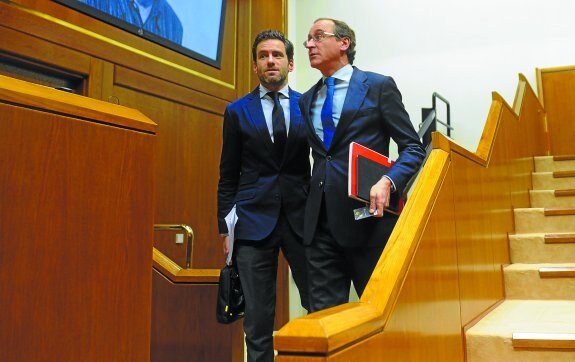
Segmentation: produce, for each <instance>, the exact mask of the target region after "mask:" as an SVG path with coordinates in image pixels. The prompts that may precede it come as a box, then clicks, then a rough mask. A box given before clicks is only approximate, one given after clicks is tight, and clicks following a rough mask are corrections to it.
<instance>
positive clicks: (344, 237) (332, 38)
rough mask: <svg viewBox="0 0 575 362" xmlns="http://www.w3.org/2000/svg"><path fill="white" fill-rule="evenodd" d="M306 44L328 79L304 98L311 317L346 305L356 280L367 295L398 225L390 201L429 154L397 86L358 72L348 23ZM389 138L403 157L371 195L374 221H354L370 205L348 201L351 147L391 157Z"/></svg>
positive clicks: (325, 23) (324, 28)
mask: <svg viewBox="0 0 575 362" xmlns="http://www.w3.org/2000/svg"><path fill="white" fill-rule="evenodd" d="M307 39H308V40H307V41H305V42H304V46H305V47H306V48H307V50H308V56H309V61H310V65H311V66H312V67H313V68H316V69H318V70H319V71H321V73H322V75H323V77H322V79H321V80H320V81H319V82H318V83H317V84H316V85H315V86H313V87H312V88H311V89H310V90H309V91H307V92H306V93H304V94H303V95H302V97H301V99H300V108H301V111H302V114H303V117H304V119H305V120H306V125H307V129H308V140H309V143H310V146H311V149H312V156H313V161H314V165H313V174H312V178H311V183H310V194H309V198H308V200H307V205H306V211H305V231H304V244H305V245H306V256H307V260H308V273H309V274H308V275H309V280H308V283H309V288H310V289H309V293H310V308H311V311H312V312H313V311H317V310H321V309H324V308H329V307H332V306H335V305H338V304H342V303H346V302H347V301H348V300H349V288H350V284H351V282H352V281H353V285H354V287H355V289H356V291H357V293H358V295H359V296H361V294H362V293H363V291H364V289H365V286H366V284H367V282H368V280H369V278H370V276H371V273H372V272H373V269H374V267H375V265H376V264H377V262H378V260H379V257H380V255H381V252H382V251H383V248H384V247H385V244H386V243H387V239H388V238H389V235H390V234H391V231H392V230H393V227H394V226H395V223H396V221H397V216H396V215H393V214H391V213H389V212H384V209H385V208H386V207H388V206H389V202H390V195H392V194H397V195H401V193H402V192H403V190H404V188H405V186H406V184H407V182H408V181H409V180H410V179H411V178H412V176H413V175H414V174H415V173H416V172H417V170H418V169H419V167H420V166H421V164H422V162H423V159H424V157H425V150H424V148H423V146H422V144H421V141H420V140H419V137H418V135H417V133H416V132H415V129H414V127H413V125H412V123H411V121H410V119H409V115H408V114H407V112H406V110H405V108H404V106H403V103H402V100H401V94H400V92H399V90H398V89H397V86H396V85H395V82H394V81H393V79H392V78H391V77H388V76H384V75H380V74H376V73H372V72H364V71H361V70H360V69H358V68H356V67H353V66H352V64H353V60H354V57H355V34H354V31H353V30H352V29H351V28H350V27H349V26H348V25H347V24H346V23H345V22H342V21H338V20H335V19H328V18H322V19H318V20H316V21H315V22H314V24H313V25H312V27H311V28H310V31H309V33H308V38H307ZM330 82H331V84H333V88H332V90H331V91H330V90H328V85H329V84H330ZM324 104H329V105H330V106H329V107H327V106H326V107H324ZM324 132H325V133H324ZM390 139H393V141H394V142H395V143H396V144H397V146H398V152H399V156H398V158H397V160H396V161H395V164H394V165H393V166H392V167H391V168H390V169H389V171H388V173H387V174H386V175H382V177H381V179H380V181H378V182H377V183H376V184H375V185H373V187H372V188H371V192H370V205H369V206H370V213H372V214H373V215H374V216H375V217H368V218H365V219H362V220H357V221H356V220H355V218H354V213H353V210H354V209H356V208H360V207H362V206H365V204H362V202H360V201H357V200H354V199H351V198H349V197H348V190H347V187H348V185H347V184H348V159H349V156H348V155H349V153H348V152H349V144H350V143H351V142H357V143H359V144H361V145H363V146H366V147H368V148H371V149H373V150H375V151H377V152H379V153H381V154H384V155H386V156H387V155H389V144H390Z"/></svg>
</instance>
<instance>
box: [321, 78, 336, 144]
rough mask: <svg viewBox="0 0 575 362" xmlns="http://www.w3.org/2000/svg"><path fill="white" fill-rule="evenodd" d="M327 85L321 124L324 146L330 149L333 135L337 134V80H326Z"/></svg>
mask: <svg viewBox="0 0 575 362" xmlns="http://www.w3.org/2000/svg"><path fill="white" fill-rule="evenodd" d="M325 85H326V86H327V93H326V96H325V102H324V103H323V107H322V108H321V124H322V126H323V144H324V145H325V148H326V149H329V146H330V145H331V140H332V139H333V134H334V133H335V124H334V123H333V116H332V113H333V90H334V88H335V78H333V77H327V78H325Z"/></svg>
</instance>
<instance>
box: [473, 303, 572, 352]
mask: <svg viewBox="0 0 575 362" xmlns="http://www.w3.org/2000/svg"><path fill="white" fill-rule="evenodd" d="M514 333H515V334H516V336H517V337H518V340H517V342H516V343H521V342H519V337H521V335H520V334H519V333H525V334H527V333H537V334H540V335H548V336H550V335H571V334H573V333H575V301H570V300H559V301H557V300H505V301H503V302H502V303H501V304H499V305H498V306H497V307H496V308H494V309H493V310H492V311H490V312H489V313H488V314H487V315H486V316H485V317H484V318H482V319H481V320H480V321H478V322H477V323H476V324H475V325H474V326H472V327H471V328H469V329H468V330H467V331H466V346H467V361H468V362H477V361H494V356H497V359H496V360H497V361H506V362H515V361H517V362H525V361H553V362H556V361H557V362H558V361H575V350H571V349H558V348H557V347H553V349H544V346H545V345H544V344H542V343H541V346H540V347H538V348H537V349H529V350H526V349H525V348H514V346H513V334H514ZM523 337H525V335H523ZM533 343H534V342H533ZM549 343H550V344H549V345H551V344H552V343H556V342H553V341H550V342H549ZM568 343H570V342H568Z"/></svg>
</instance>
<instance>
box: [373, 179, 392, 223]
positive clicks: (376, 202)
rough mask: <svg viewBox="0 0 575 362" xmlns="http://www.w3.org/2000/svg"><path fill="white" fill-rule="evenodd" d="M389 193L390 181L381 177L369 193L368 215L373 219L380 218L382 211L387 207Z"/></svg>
mask: <svg viewBox="0 0 575 362" xmlns="http://www.w3.org/2000/svg"><path fill="white" fill-rule="evenodd" d="M390 193H391V180H390V179H388V178H387V177H382V178H381V180H379V181H378V182H377V183H376V184H375V185H373V186H372V187H371V190H370V192H369V213H370V214H372V215H373V216H375V217H382V216H383V210H385V208H386V207H388V206H389V194H390Z"/></svg>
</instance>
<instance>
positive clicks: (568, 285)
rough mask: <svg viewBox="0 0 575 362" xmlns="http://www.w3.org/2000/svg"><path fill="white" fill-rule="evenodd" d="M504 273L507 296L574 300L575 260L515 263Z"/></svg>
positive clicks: (509, 297)
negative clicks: (567, 261)
mask: <svg viewBox="0 0 575 362" xmlns="http://www.w3.org/2000/svg"><path fill="white" fill-rule="evenodd" d="M503 275H504V278H505V297H506V298H507V299H541V300H551V299H555V300H575V263H562V264H558V263H554V264H545V263H542V264H521V263H514V264H510V265H507V266H505V267H504V268H503ZM573 332H575V327H574V331H573Z"/></svg>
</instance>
